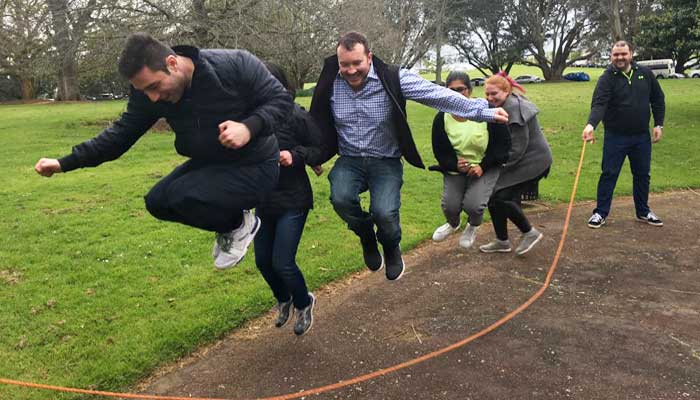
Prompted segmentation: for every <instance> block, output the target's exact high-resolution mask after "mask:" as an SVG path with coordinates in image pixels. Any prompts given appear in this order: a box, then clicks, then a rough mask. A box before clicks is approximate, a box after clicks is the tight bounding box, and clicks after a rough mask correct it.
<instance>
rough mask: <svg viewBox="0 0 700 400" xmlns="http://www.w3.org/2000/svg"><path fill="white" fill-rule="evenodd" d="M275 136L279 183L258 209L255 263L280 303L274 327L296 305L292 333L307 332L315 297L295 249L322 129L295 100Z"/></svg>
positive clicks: (273, 68)
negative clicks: (259, 223) (309, 287)
mask: <svg viewBox="0 0 700 400" xmlns="http://www.w3.org/2000/svg"><path fill="white" fill-rule="evenodd" d="M267 68H268V69H269V70H270V72H271V73H272V75H273V76H274V77H275V78H277V80H279V81H280V83H282V85H283V86H284V87H285V88H286V89H287V90H290V91H291V89H290V85H289V82H288V81H287V77H286V75H285V73H284V71H283V70H282V69H281V68H280V67H279V66H277V65H274V64H271V63H268V64H267ZM275 136H276V137H277V140H278V142H279V148H280V156H279V163H280V176H279V183H278V185H277V188H276V189H275V191H274V192H273V193H271V194H270V195H269V196H268V197H267V198H266V199H264V201H263V202H262V203H261V204H260V205H259V206H258V207H257V209H256V212H255V214H256V215H257V216H258V217H260V221H261V226H260V230H259V231H258V233H257V235H256V236H255V242H254V243H255V264H256V265H257V267H258V269H259V270H260V272H261V273H262V276H263V278H265V281H266V282H267V284H268V285H269V286H270V289H272V293H273V294H274V296H275V298H276V299H277V302H278V305H277V307H278V311H279V314H278V316H277V321H276V322H275V326H277V327H278V328H281V327H282V326H284V325H285V324H286V323H287V321H288V320H289V318H290V317H291V314H292V305H293V306H294V308H295V309H296V315H297V320H296V322H295V324H294V333H295V334H297V335H303V334H305V333H306V332H307V331H308V330H309V329H310V328H311V325H312V324H313V308H314V304H315V302H316V298H315V297H314V295H313V293H311V292H309V291H308V289H307V287H306V281H305V280H304V276H303V275H302V273H301V270H300V269H299V266H298V265H297V263H296V253H297V248H298V246H299V241H300V240H301V234H302V232H303V231H304V224H305V223H306V217H307V215H308V214H309V210H310V209H311V208H313V192H312V191H311V183H310V182H309V177H308V175H307V174H306V169H305V166H306V165H311V166H314V165H320V161H321V160H320V159H321V156H322V155H321V149H320V147H319V146H320V140H321V133H320V131H319V129H318V128H317V127H316V125H315V124H314V123H313V121H312V120H311V117H310V116H309V115H308V113H307V112H306V111H304V109H303V108H301V107H300V106H299V105H298V104H295V105H294V109H293V110H292V112H291V114H290V115H289V117H288V119H287V121H286V122H285V123H284V124H283V125H282V126H280V127H278V128H277V130H276V131H275ZM318 168H320V167H318ZM315 170H318V169H317V168H315Z"/></svg>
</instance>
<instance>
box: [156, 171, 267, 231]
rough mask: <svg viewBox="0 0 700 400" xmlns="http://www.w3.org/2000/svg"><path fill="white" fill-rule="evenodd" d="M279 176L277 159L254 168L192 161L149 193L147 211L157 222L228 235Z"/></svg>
mask: <svg viewBox="0 0 700 400" xmlns="http://www.w3.org/2000/svg"><path fill="white" fill-rule="evenodd" d="M278 176H279V166H278V164H277V160H276V159H273V160H268V161H265V162H262V163H258V164H251V165H231V164H230V163H216V164H214V163H210V162H204V161H200V160H189V161H186V162H185V163H184V164H182V165H180V166H179V167H177V168H175V170H173V172H171V173H170V175H168V176H166V177H165V178H163V179H161V180H160V182H158V183H157V184H156V185H155V186H154V187H153V188H152V189H151V190H150V191H149V192H148V194H147V195H146V196H145V200H146V209H148V212H150V213H151V214H152V215H153V216H154V217H156V218H158V219H162V220H166V221H174V222H179V223H182V224H185V225H189V226H193V227H195V228H200V229H204V230H207V231H214V232H221V233H223V232H229V231H231V230H233V229H235V228H237V227H238V226H240V225H241V222H242V218H243V210H249V209H251V208H254V207H255V206H256V205H257V204H258V203H259V202H260V199H261V198H263V196H264V195H265V194H267V193H268V192H270V191H272V190H273V189H274V188H275V186H276V185H277V178H278Z"/></svg>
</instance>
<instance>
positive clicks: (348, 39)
mask: <svg viewBox="0 0 700 400" xmlns="http://www.w3.org/2000/svg"><path fill="white" fill-rule="evenodd" d="M357 44H361V45H362V46H364V48H365V54H369V42H368V41H367V38H366V37H365V35H363V34H361V33H360V32H355V31H351V32H348V33H346V34H344V35H343V36H341V37H340V39H338V45H337V46H335V48H336V49H337V48H338V47H341V46H342V47H343V48H344V49H345V50H347V51H352V49H353V47H355V45H357Z"/></svg>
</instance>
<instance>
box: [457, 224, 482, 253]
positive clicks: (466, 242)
mask: <svg viewBox="0 0 700 400" xmlns="http://www.w3.org/2000/svg"><path fill="white" fill-rule="evenodd" d="M477 229H479V227H478V226H472V225H470V224H467V227H466V228H465V229H464V232H463V233H462V236H461V237H460V238H459V246H460V247H462V248H465V249H468V248H470V247H472V245H473V244H474V241H475V240H476V230H477Z"/></svg>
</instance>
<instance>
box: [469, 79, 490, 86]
mask: <svg viewBox="0 0 700 400" xmlns="http://www.w3.org/2000/svg"><path fill="white" fill-rule="evenodd" d="M470 81H471V83H472V85H473V86H484V83H485V82H486V79H485V78H472V79H471V80H470Z"/></svg>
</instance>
